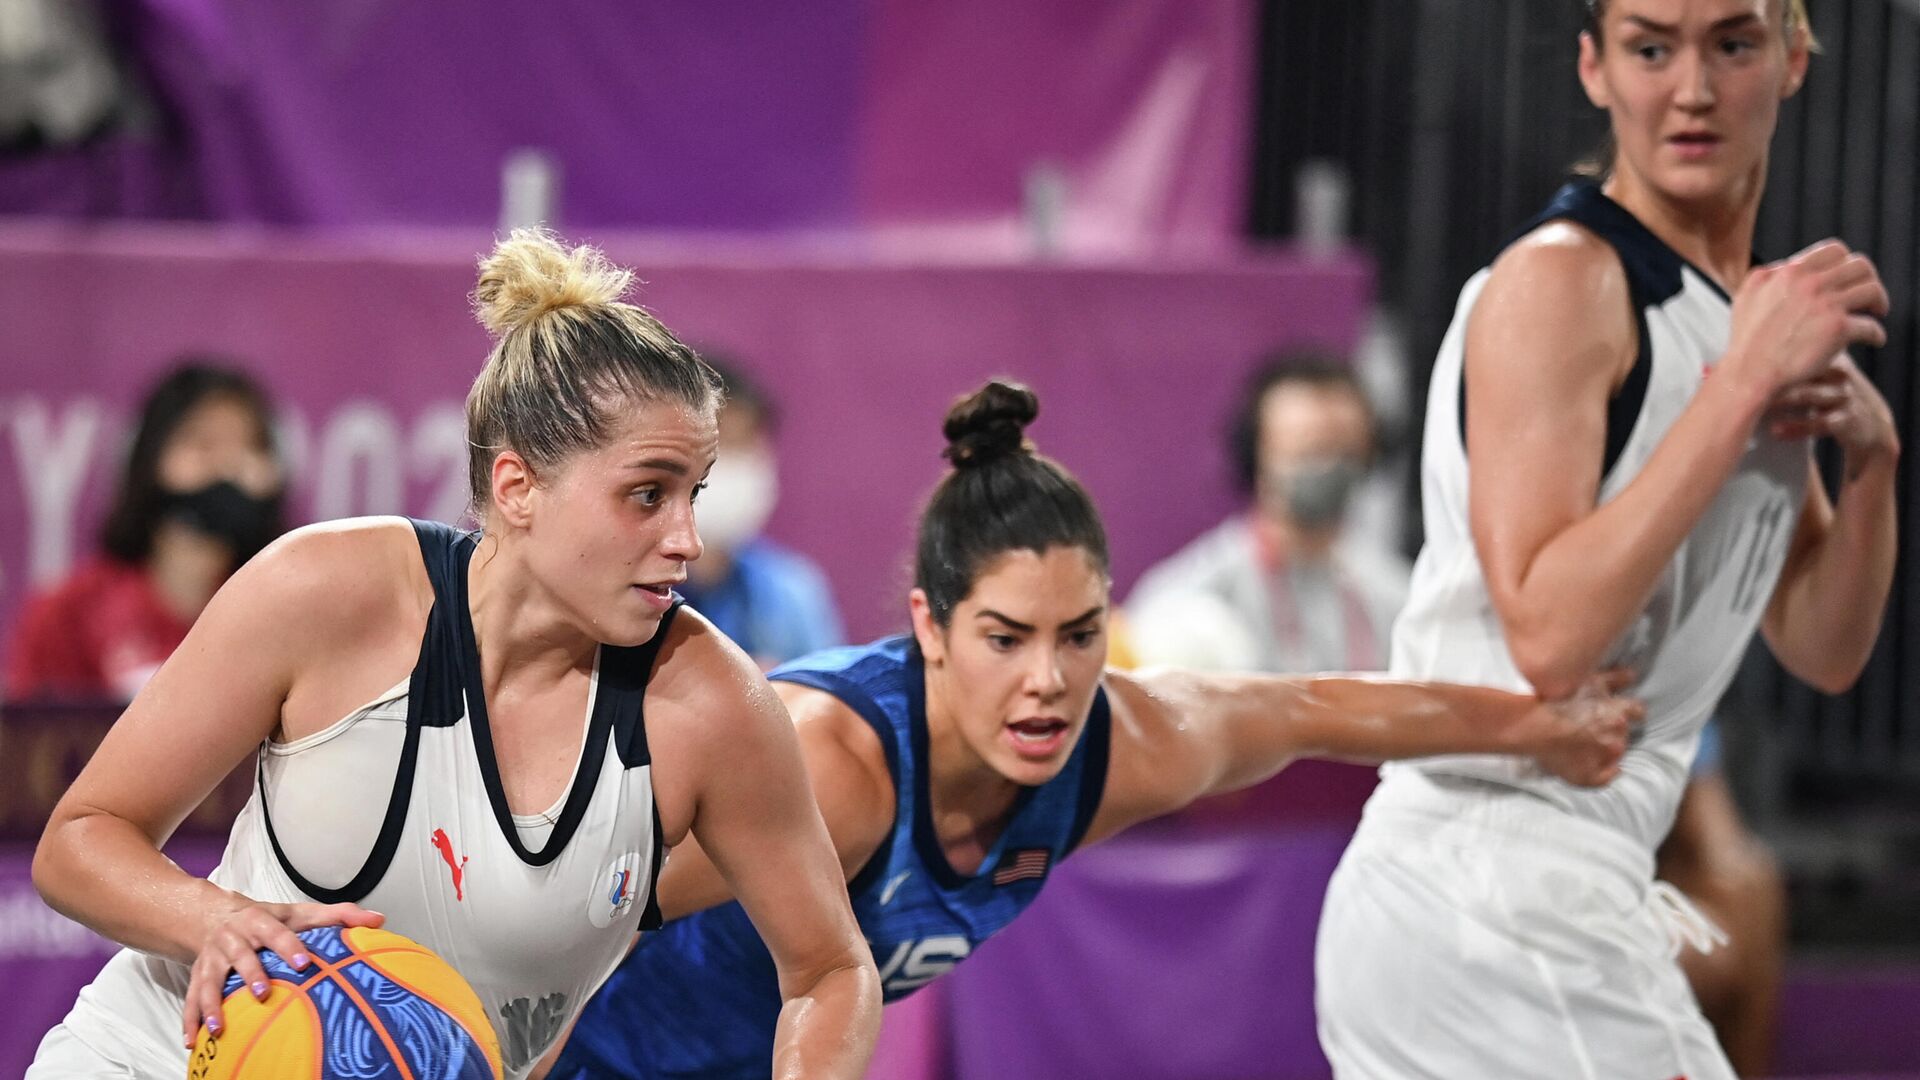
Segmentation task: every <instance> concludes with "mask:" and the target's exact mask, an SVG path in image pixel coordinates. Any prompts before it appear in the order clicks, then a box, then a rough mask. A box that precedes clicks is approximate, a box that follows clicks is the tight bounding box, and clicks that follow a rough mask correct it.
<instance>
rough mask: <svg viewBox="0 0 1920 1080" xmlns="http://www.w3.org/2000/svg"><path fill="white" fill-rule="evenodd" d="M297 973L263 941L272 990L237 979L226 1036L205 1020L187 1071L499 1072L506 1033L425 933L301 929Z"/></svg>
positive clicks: (399, 1076)
mask: <svg viewBox="0 0 1920 1080" xmlns="http://www.w3.org/2000/svg"><path fill="white" fill-rule="evenodd" d="M300 940H302V941H304V942H306V943H307V947H308V949H309V953H310V955H311V956H312V957H313V962H312V963H310V964H308V965H307V967H306V969H305V970H303V971H295V970H294V969H293V968H292V967H290V966H288V965H287V963H286V962H285V961H283V960H281V959H280V957H278V956H276V955H274V954H273V953H271V952H268V951H266V950H262V951H261V953H260V962H261V963H262V965H264V966H265V967H266V969H267V977H268V980H269V987H270V990H269V992H268V994H267V996H266V997H265V998H255V997H254V996H253V994H252V993H251V992H250V991H248V990H247V988H246V987H244V986H242V985H241V980H240V976H239V975H232V976H229V977H228V979H227V988H226V1000H225V1001H224V1002H223V1003H222V1004H221V1012H222V1013H223V1014H224V1016H225V1019H226V1027H225V1029H224V1030H222V1031H221V1033H220V1036H219V1037H218V1038H214V1037H212V1036H210V1035H209V1034H208V1033H207V1029H206V1028H205V1027H202V1028H201V1029H200V1034H199V1037H198V1038H197V1039H195V1041H194V1047H193V1058H192V1059H191V1061H190V1063H189V1064H188V1067H187V1077H188V1080H227V1078H229V1077H232V1078H239V1080H248V1078H266V1077H312V1078H314V1080H344V1078H346V1077H353V1078H355V1080H387V1078H391V1080H501V1076H502V1071H501V1065H500V1043H499V1040H498V1038H497V1037H496V1036H495V1035H494V1031H493V1025H492V1024H491V1023H490V1022H489V1021H488V1020H487V1014H486V1010H485V1009H484V1008H482V1006H481V1004H480V998H479V996H478V995H476V994H475V993H474V992H473V988H472V987H470V986H468V985H467V982H466V980H465V979H462V978H461V977H460V975H459V973H458V972H456V971H454V970H453V968H452V967H451V966H449V965H448V964H447V962H446V961H445V960H442V959H440V957H439V956H437V955H435V954H434V952H433V951H432V950H430V949H428V948H427V947H426V946H424V945H421V944H419V943H418V942H415V941H412V940H409V939H408V938H405V937H402V936H400V935H399V934H395V933H392V932H390V931H386V930H376V929H373V928H371V927H346V928H342V927H338V926H328V927H322V928H320V929H317V930H308V931H305V932H303V933H302V934H301V935H300Z"/></svg>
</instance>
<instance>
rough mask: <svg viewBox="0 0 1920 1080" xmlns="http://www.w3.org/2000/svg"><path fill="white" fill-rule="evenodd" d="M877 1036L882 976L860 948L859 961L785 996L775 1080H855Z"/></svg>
mask: <svg viewBox="0 0 1920 1080" xmlns="http://www.w3.org/2000/svg"><path fill="white" fill-rule="evenodd" d="M879 1034H880V973H879V972H878V971H877V970H875V969H874V966H873V959H872V957H871V956H868V955H867V954H866V952H865V947H864V945H862V946H861V949H860V953H859V955H858V956H849V957H848V959H847V960H846V962H845V963H843V964H840V965H837V966H834V967H831V968H828V969H827V970H825V971H823V972H822V973H821V974H820V975H819V976H818V977H817V978H815V979H814V980H813V981H812V983H811V984H810V985H808V986H806V987H804V988H800V989H798V990H796V991H795V992H793V993H791V994H789V995H788V996H787V999H786V1004H785V1005H784V1006H783V1007H782V1008H781V1010H780V1024H779V1027H778V1029H777V1030H776V1032H775V1034H774V1044H773V1049H774V1057H773V1075H774V1076H775V1077H776V1078H778V1080H801V1078H805V1080H814V1078H816V1077H833V1078H842V1077H844V1078H846V1080H858V1078H859V1077H861V1076H864V1075H866V1071H867V1059H868V1058H870V1057H872V1056H873V1042H874V1039H875V1038H877V1037H878V1036H879Z"/></svg>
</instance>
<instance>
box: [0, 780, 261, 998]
mask: <svg viewBox="0 0 1920 1080" xmlns="http://www.w3.org/2000/svg"><path fill="white" fill-rule="evenodd" d="M33 883H34V886H35V887H36V888H37V889H39V890H40V895H41V896H42V897H44V898H45V899H46V902H47V904H48V906H50V907H52V908H53V909H54V910H55V911H58V912H59V913H60V914H62V915H65V916H66V917H67V918H69V919H72V920H74V921H75V922H78V923H80V924H82V925H84V926H87V927H89V928H90V929H92V930H94V931H96V932H97V933H99V934H100V935H102V936H103V937H106V938H109V939H111V940H113V941H117V942H119V943H120V944H122V945H126V946H128V947H130V948H134V949H139V950H140V951H142V952H149V953H153V954H155V955H157V956H164V957H166V958H167V959H170V960H177V961H179V962H181V963H191V962H192V961H193V958H194V957H195V956H196V955H198V954H199V952H200V947H201V944H202V940H201V939H202V938H203V937H204V935H205V930H206V926H207V922H208V919H209V917H210V914H211V913H214V912H218V911H224V910H227V909H229V908H231V907H232V906H234V904H235V899H234V896H233V894H232V893H229V892H228V891H227V890H225V889H222V888H220V887H219V886H217V885H215V884H213V883H212V882H210V881H207V880H204V879H202V878H196V877H194V876H193V875H191V874H189V873H187V872H186V871H184V870H182V869H180V867H178V866H176V865H175V864H174V862H173V860H171V859H169V858H167V857H166V856H165V855H164V854H162V853H161V852H159V851H158V850H156V849H155V848H154V846H153V841H152V840H151V839H149V838H148V837H147V836H146V835H144V834H143V833H141V831H140V830H139V829H137V828H136V827H134V826H133V825H132V824H131V823H129V822H127V821H125V820H123V819H121V818H117V817H114V816H112V815H110V814H99V813H96V814H86V815H81V816H75V817H60V816H56V818H55V819H54V821H53V822H52V823H50V824H49V825H48V826H47V831H46V833H45V834H44V835H42V836H41V838H40V844H39V847H37V848H36V849H35V850H34V855H33Z"/></svg>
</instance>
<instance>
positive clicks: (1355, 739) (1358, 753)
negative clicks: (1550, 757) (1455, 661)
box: [1295, 678, 1536, 763]
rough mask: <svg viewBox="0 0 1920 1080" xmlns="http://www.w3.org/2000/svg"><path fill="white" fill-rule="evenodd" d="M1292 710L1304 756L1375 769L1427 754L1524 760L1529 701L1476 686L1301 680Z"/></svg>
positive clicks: (1529, 698) (1380, 681) (1337, 679)
mask: <svg viewBox="0 0 1920 1080" xmlns="http://www.w3.org/2000/svg"><path fill="white" fill-rule="evenodd" d="M1305 689H1306V692H1305V694H1303V695H1302V697H1301V698H1300V699H1299V701H1298V702H1297V703H1296V705H1295V715H1296V717H1297V720H1296V723H1297V725H1298V727H1299V729H1300V732H1301V736H1302V742H1301V746H1300V754H1301V756H1304V757H1318V758H1332V759H1336V760H1342V761H1358V762H1366V763H1376V762H1381V761H1395V760H1399V759H1402V758H1417V757H1429V756H1432V755H1434V754H1511V753H1527V752H1529V751H1530V750H1531V749H1533V748H1532V747H1530V746H1528V745H1527V744H1526V739H1525V736H1526V733H1527V728H1526V726H1525V725H1524V723H1523V720H1524V718H1525V717H1526V716H1527V714H1528V713H1529V712H1530V711H1531V710H1532V709H1533V708H1534V706H1535V704H1536V702H1535V700H1534V699H1533V698H1531V697H1527V696H1524V695H1520V694H1511V693H1507V692H1506V691H1504V690H1494V689H1491V688H1488V687H1481V686H1455V685H1450V684H1446V683H1416V682H1393V681H1387V680H1372V679H1358V678H1320V679H1311V680H1308V681H1307V683H1306V686H1305Z"/></svg>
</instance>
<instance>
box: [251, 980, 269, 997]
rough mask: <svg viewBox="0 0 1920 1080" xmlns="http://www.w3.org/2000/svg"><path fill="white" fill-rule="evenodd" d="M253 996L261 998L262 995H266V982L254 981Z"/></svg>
mask: <svg viewBox="0 0 1920 1080" xmlns="http://www.w3.org/2000/svg"><path fill="white" fill-rule="evenodd" d="M253 996H254V997H260V998H263V997H266V996H267V984H266V983H263V982H257V983H254V984H253Z"/></svg>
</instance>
